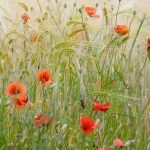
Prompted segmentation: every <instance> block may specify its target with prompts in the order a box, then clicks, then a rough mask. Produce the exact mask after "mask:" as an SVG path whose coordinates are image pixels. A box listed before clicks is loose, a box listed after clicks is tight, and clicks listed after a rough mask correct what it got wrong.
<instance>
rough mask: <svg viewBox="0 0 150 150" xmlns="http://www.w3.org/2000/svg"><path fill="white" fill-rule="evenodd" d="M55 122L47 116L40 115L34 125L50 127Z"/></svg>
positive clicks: (35, 119)
mask: <svg viewBox="0 0 150 150" xmlns="http://www.w3.org/2000/svg"><path fill="white" fill-rule="evenodd" d="M52 122H53V120H52V119H51V118H49V116H46V115H38V116H37V117H35V118H34V125H35V126H45V125H46V126H49V125H50V124H51V123H52Z"/></svg>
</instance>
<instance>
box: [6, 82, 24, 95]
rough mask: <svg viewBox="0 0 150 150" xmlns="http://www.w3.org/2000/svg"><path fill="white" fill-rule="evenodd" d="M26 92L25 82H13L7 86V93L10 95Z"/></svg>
mask: <svg viewBox="0 0 150 150" xmlns="http://www.w3.org/2000/svg"><path fill="white" fill-rule="evenodd" d="M25 93H26V87H25V85H24V84H22V83H19V82H12V83H10V84H8V86H7V87H6V95H8V96H14V95H16V94H25Z"/></svg>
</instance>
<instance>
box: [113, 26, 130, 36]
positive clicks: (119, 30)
mask: <svg viewBox="0 0 150 150" xmlns="http://www.w3.org/2000/svg"><path fill="white" fill-rule="evenodd" d="M114 30H115V32H116V33H118V34H119V35H126V34H128V33H129V29H128V27H127V26H126V25H116V26H115V29H114Z"/></svg>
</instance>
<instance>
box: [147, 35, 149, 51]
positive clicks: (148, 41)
mask: <svg viewBox="0 0 150 150" xmlns="http://www.w3.org/2000/svg"><path fill="white" fill-rule="evenodd" d="M147 50H150V38H149V39H148V40H147Z"/></svg>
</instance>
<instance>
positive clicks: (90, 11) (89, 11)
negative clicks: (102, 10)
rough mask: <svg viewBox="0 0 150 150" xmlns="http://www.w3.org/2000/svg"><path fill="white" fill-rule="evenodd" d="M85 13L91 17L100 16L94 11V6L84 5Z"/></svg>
mask: <svg viewBox="0 0 150 150" xmlns="http://www.w3.org/2000/svg"><path fill="white" fill-rule="evenodd" d="M85 11H86V13H87V14H88V15H89V16H90V17H93V18H100V16H99V15H98V14H97V12H96V8H94V7H85Z"/></svg>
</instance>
